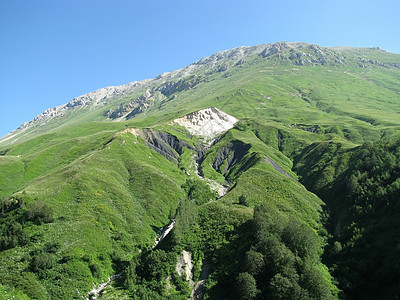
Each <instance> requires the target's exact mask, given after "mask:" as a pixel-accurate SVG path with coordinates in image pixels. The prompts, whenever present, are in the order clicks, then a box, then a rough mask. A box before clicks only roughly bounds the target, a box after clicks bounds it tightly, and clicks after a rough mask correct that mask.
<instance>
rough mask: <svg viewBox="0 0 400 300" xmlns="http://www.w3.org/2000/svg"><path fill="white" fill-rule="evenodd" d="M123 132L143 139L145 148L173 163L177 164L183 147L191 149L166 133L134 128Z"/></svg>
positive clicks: (185, 143)
mask: <svg viewBox="0 0 400 300" xmlns="http://www.w3.org/2000/svg"><path fill="white" fill-rule="evenodd" d="M124 132H130V133H132V134H133V135H135V136H136V137H141V138H142V139H144V142H145V144H146V146H148V147H150V148H152V149H153V150H154V151H156V152H158V153H159V154H161V155H162V156H164V157H165V158H167V159H168V160H170V161H173V162H175V163H178V158H179V155H181V154H182V151H183V147H187V148H189V149H192V146H190V145H189V144H188V143H187V142H185V141H181V140H179V139H178V138H177V137H176V136H174V135H172V134H169V133H166V132H161V131H156V130H152V129H135V128H129V129H125V130H124V131H123V133H124Z"/></svg>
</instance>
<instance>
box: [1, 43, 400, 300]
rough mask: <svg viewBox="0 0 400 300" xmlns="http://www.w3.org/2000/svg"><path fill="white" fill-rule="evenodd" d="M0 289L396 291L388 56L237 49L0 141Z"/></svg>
mask: <svg viewBox="0 0 400 300" xmlns="http://www.w3.org/2000/svg"><path fill="white" fill-rule="evenodd" d="M0 198H1V209H0V233H1V234H0V298H2V297H4V298H2V299H399V298H400V231H399V228H400V55H399V54H393V53H389V52H386V51H384V50H381V49H379V48H350V47H331V48H327V47H320V46H317V45H312V44H306V43H290V42H279V43H275V44H262V45H258V46H252V47H238V48H235V49H232V50H226V51H222V52H219V53H216V54H213V55H211V56H209V57H205V58H203V59H201V60H199V61H197V62H194V63H193V64H191V65H189V66H187V67H185V68H182V69H179V70H176V71H172V72H167V73H163V74H161V75H159V76H157V77H156V78H154V79H147V80H143V81H137V82H131V83H129V84H126V85H121V86H111V87H106V88H103V89H100V90H97V91H94V92H91V93H89V94H85V95H82V96H79V97H77V98H74V99H72V100H71V101H70V102H68V103H66V104H64V105H61V106H58V107H55V108H51V109H48V110H46V111H44V112H43V113H42V114H40V115H38V116H37V117H35V118H34V119H33V120H32V121H30V122H27V123H24V124H22V125H21V127H19V128H18V129H16V130H14V131H13V132H11V133H9V134H8V135H6V136H5V137H3V138H2V139H1V140H0Z"/></svg>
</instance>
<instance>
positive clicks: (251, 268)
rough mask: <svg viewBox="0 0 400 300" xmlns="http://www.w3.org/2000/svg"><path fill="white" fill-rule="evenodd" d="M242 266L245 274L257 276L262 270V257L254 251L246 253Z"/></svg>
mask: <svg viewBox="0 0 400 300" xmlns="http://www.w3.org/2000/svg"><path fill="white" fill-rule="evenodd" d="M243 266H244V269H245V271H246V272H248V273H250V274H251V275H253V276H257V275H258V274H260V273H261V272H262V270H263V268H264V259H263V255H262V254H261V253H260V252H256V251H254V250H249V251H247V252H246V256H245V260H244V265H243Z"/></svg>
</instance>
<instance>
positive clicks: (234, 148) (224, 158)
mask: <svg viewBox="0 0 400 300" xmlns="http://www.w3.org/2000/svg"><path fill="white" fill-rule="evenodd" d="M250 148H251V145H249V144H245V143H243V142H241V141H233V142H232V143H230V144H228V145H227V146H225V147H223V148H221V149H220V150H219V152H218V153H217V155H216V156H215V159H214V162H213V165H212V167H213V168H214V169H215V170H216V171H219V172H221V173H222V174H224V175H225V174H226V173H227V172H228V170H229V169H230V168H232V167H233V166H234V165H236V164H237V163H238V162H239V161H240V160H241V159H242V158H243V157H244V156H245V155H246V154H247V153H248V151H249V149H250ZM221 166H224V168H223V170H221Z"/></svg>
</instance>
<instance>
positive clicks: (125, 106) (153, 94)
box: [104, 88, 163, 120]
mask: <svg viewBox="0 0 400 300" xmlns="http://www.w3.org/2000/svg"><path fill="white" fill-rule="evenodd" d="M162 99H163V96H162V95H161V94H160V93H159V92H158V91H156V90H155V89H154V88H153V89H147V90H146V92H145V93H143V94H142V95H140V96H139V97H137V98H136V99H135V100H133V101H131V102H129V103H121V104H120V105H119V106H118V108H116V109H109V110H107V111H106V112H104V116H106V117H108V118H110V119H114V120H115V119H120V118H125V119H130V118H133V117H134V116H136V115H137V114H139V113H142V112H143V110H144V109H146V108H147V107H149V106H150V105H152V104H153V102H154V101H156V100H162Z"/></svg>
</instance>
